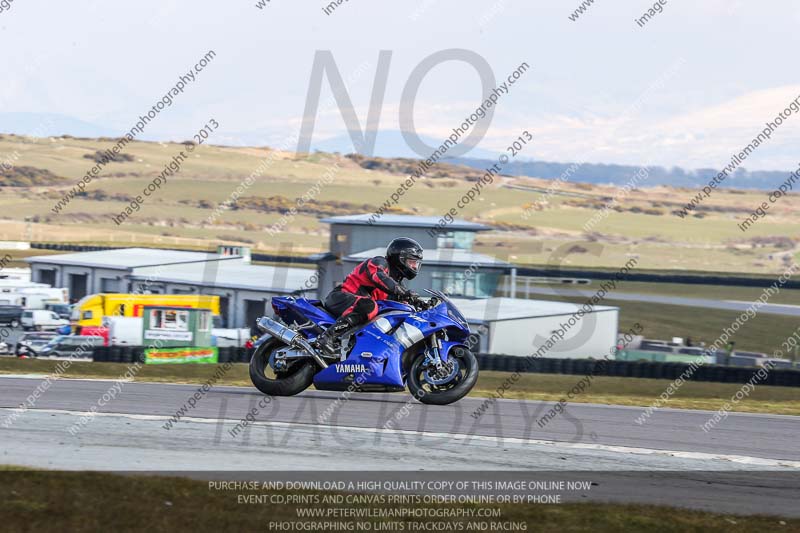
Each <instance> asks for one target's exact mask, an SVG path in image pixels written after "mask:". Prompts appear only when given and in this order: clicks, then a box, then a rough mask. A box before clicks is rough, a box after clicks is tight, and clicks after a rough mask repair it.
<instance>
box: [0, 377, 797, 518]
mask: <svg viewBox="0 0 800 533" xmlns="http://www.w3.org/2000/svg"><path fill="white" fill-rule="evenodd" d="M43 377H44V376H26V377H23V376H5V377H0V449H2V457H1V458H0V464H10V465H23V466H29V467H37V468H49V469H67V470H108V471H140V472H165V471H169V472H175V471H181V472H194V474H192V475H198V471H203V472H206V474H207V476H208V477H216V478H218V477H220V475H223V477H224V474H221V473H224V472H238V473H242V472H245V473H253V472H262V473H263V472H266V471H281V472H285V471H290V470H291V471H311V472H316V473H320V472H321V471H329V472H327V473H328V474H334V473H335V472H334V471H336V472H360V473H362V475H367V476H368V472H369V471H402V472H407V473H414V472H416V473H421V472H424V471H439V472H441V471H447V472H457V471H475V470H481V471H486V472H492V473H495V474H496V473H497V472H517V473H520V472H524V473H527V474H528V475H530V474H531V473H536V472H541V473H550V475H552V474H553V473H557V472H563V473H565V474H566V473H575V472H582V473H585V474H586V475H584V478H585V477H587V476H588V477H592V476H595V477H596V479H597V480H602V481H598V483H599V489H596V490H595V491H594V492H592V493H591V494H588V495H586V494H585V495H582V497H583V498H586V497H588V498H590V499H600V500H609V501H635V502H641V503H661V504H670V505H681V506H690V507H698V508H708V509H716V510H720V509H721V508H722V509H724V510H727V511H729V512H739V513H764V514H780V515H785V516H800V506H797V505H796V502H797V501H800V485H799V484H798V480H800V475H798V474H800V447H799V446H797V438H798V435H800V417H792V416H781V415H763V414H734V413H731V414H729V415H728V417H727V418H726V419H724V420H722V421H721V422H719V424H718V425H717V426H716V427H715V428H714V429H712V430H711V431H708V432H705V431H703V429H702V428H701V426H702V425H703V424H704V423H705V422H706V421H707V420H709V418H710V417H711V416H712V413H711V412H709V411H689V410H677V409H666V408H663V409H660V410H658V411H656V412H654V413H653V414H652V416H651V417H650V418H649V420H648V421H647V422H646V423H644V424H637V423H636V419H637V417H639V415H640V414H641V413H642V409H641V408H638V407H624V406H606V405H593V404H570V405H568V406H567V408H566V410H565V412H564V413H562V414H560V415H558V416H556V417H555V418H552V419H550V420H549V421H546V422H544V423H542V422H540V421H541V420H542V417H543V416H544V415H545V413H547V412H548V411H549V410H550V408H551V407H552V406H553V404H551V403H548V402H535V401H517V400H499V401H497V402H496V403H495V404H494V405H491V406H490V407H489V409H488V410H486V412H485V414H483V415H482V416H478V417H477V418H476V417H475V416H473V414H474V413H476V409H477V408H478V407H479V406H480V405H481V403H482V401H483V400H481V399H476V398H467V399H464V400H462V401H460V402H458V403H456V404H454V405H451V406H426V405H422V404H420V403H418V402H416V401H415V400H413V398H411V396H410V395H408V394H353V395H352V396H351V397H350V398H349V400H347V401H342V400H341V399H342V394H341V393H336V392H320V391H313V390H312V391H308V392H306V393H303V394H301V395H299V396H296V397H291V398H286V397H283V398H268V397H266V396H264V395H262V394H261V393H259V392H258V391H257V390H255V389H251V388H245V387H214V388H212V389H210V390H209V391H208V392H207V393H206V394H204V395H202V396H201V397H200V399H199V400H197V401H195V402H194V406H193V407H189V405H188V402H189V399H190V398H191V397H192V395H193V394H194V393H195V392H196V391H198V386H197V385H173V384H156V383H135V382H127V383H117V382H114V381H100V380H72V379H61V380H57V381H53V382H52V384H51V386H50V387H49V389H48V390H47V391H45V392H44V393H43V394H42V395H41V396H40V397H39V399H38V401H36V402H35V406H34V407H33V408H30V409H25V410H22V409H19V408H18V406H19V405H20V404H22V403H24V402H25V400H26V398H27V397H28V396H29V395H30V394H31V393H32V391H33V390H34V389H36V387H37V386H38V385H39V384H40V383H41V380H42V378H43ZM112 396H113V398H112ZM104 397H105V398H109V399H110V401H106V402H104V401H102V399H103V398H104ZM337 400H339V401H338V402H337ZM101 404H102V405H101ZM332 406H335V409H331V407H332ZM93 408H96V411H97V414H96V415H94V416H87V413H89V412H90V411H91V410H92V409H93ZM181 408H184V409H185V410H184V413H183V414H182V415H181V419H180V420H179V421H175V419H174V417H175V415H176V412H177V411H179V410H180V409H181ZM248 413H250V416H249V418H250V419H251V420H252V421H253V422H248V423H247V424H246V425H245V424H243V419H245V417H246V416H247V415H248ZM659 472H661V473H662V474H661V475H659ZM364 473H367V474H364ZM200 475H201V477H202V473H201V474H200ZM634 487H636V488H635V490H633V488H634ZM600 489H604V490H600Z"/></svg>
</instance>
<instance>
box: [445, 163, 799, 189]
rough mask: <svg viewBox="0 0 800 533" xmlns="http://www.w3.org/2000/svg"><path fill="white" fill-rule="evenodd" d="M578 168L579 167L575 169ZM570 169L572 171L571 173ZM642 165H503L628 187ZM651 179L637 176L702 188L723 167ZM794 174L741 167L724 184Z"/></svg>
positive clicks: (663, 171)
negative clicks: (749, 169)
mask: <svg viewBox="0 0 800 533" xmlns="http://www.w3.org/2000/svg"><path fill="white" fill-rule="evenodd" d="M447 162H448V163H455V164H459V165H465V166H468V167H472V168H476V169H481V170H482V169H486V168H488V167H489V166H491V165H492V164H494V163H495V162H496V159H494V158H492V159H488V160H487V159H474V158H467V157H456V158H452V159H448V160H447ZM575 167H577V168H575ZM570 168H572V171H571V172H570ZM640 169H641V167H636V166H632V165H604V164H600V163H583V164H575V163H551V162H546V161H512V162H509V163H507V164H506V165H505V166H504V167H503V174H507V175H510V176H531V177H534V178H543V179H551V180H556V179H559V178H560V177H561V176H568V178H565V179H568V181H572V182H583V183H595V184H611V185H617V186H624V185H625V184H626V183H628V182H630V181H631V179H632V178H633V176H634V175H635V174H636V173H638V172H640ZM648 172H649V174H648V177H647V179H641V178H640V179H637V180H636V181H637V182H638V184H639V186H640V187H648V186H653V185H670V186H673V187H692V188H697V187H702V186H704V185H706V184H707V183H708V181H709V180H710V179H711V178H712V177H714V176H716V175H717V174H718V173H719V172H720V170H719V169H713V168H700V169H695V170H684V169H682V168H678V167H673V168H664V167H656V166H651V167H649V168H648ZM790 173H791V171H790V170H787V171H785V172H780V171H772V170H757V171H752V172H750V171H748V170H746V169H744V168H740V169H738V170H737V171H736V172H735V173H734V174H733V175H732V176H731V177H730V178H728V179H727V180H725V181H724V182H723V183H722V185H721V187H727V188H736V189H773V188H775V187H777V186H778V185H780V184H781V183H783V182H784V181H786V179H787V178H788V177H789V174H790Z"/></svg>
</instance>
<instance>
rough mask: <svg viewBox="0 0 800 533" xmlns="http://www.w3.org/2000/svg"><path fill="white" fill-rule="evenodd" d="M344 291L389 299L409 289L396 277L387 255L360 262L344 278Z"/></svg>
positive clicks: (377, 298)
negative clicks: (392, 272) (390, 268)
mask: <svg viewBox="0 0 800 533" xmlns="http://www.w3.org/2000/svg"><path fill="white" fill-rule="evenodd" d="M341 287H342V290H343V291H344V292H349V293H352V294H357V295H358V296H367V297H368V298H372V299H373V300H387V299H389V297H390V296H394V297H397V296H401V295H403V294H404V293H405V292H407V289H406V288H405V287H403V285H401V284H400V281H398V280H396V279H394V278H393V277H392V275H391V272H390V271H389V262H388V261H386V258H385V257H381V256H377V257H373V258H372V259H367V260H366V261H364V262H362V263H361V264H359V265H358V266H357V267H356V268H354V269H353V271H352V272H351V273H350V274H348V275H347V277H346V278H345V279H344V283H342V285H341Z"/></svg>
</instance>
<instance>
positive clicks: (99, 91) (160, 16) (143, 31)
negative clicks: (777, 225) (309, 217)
mask: <svg viewBox="0 0 800 533" xmlns="http://www.w3.org/2000/svg"><path fill="white" fill-rule="evenodd" d="M256 1H257V0H249V1H245V0H237V1H235V2H212V1H210V0H191V1H190V0H185V1H178V0H159V1H157V0H138V1H136V2H119V1H116V2H110V1H100V0H87V1H70V2H52V1H45V0H14V2H13V3H12V4H11V8H10V9H6V10H5V11H3V12H0V46H2V49H3V52H4V53H3V54H2V55H0V71H2V73H3V75H2V78H1V79H2V85H0V112H18V111H24V112H34V113H59V114H63V115H66V116H69V117H74V118H77V119H81V120H84V121H87V122H90V123H93V124H97V125H100V126H103V127H106V128H109V129H111V130H112V131H118V132H120V133H122V132H124V131H127V130H129V129H130V127H131V126H132V125H133V124H134V122H135V121H136V119H137V117H138V116H139V115H140V114H142V113H144V112H146V111H147V110H148V109H149V108H150V106H152V105H153V103H155V101H156V100H157V99H158V98H160V97H161V95H163V94H164V93H165V92H166V91H167V90H168V89H169V88H170V87H171V86H173V85H174V83H175V82H176V80H177V78H178V76H180V75H181V74H183V73H185V72H187V71H188V70H189V69H190V68H191V67H192V65H193V64H194V63H195V62H196V61H197V60H198V59H199V58H200V57H202V56H203V55H204V54H205V53H206V52H207V51H208V50H214V51H215V52H216V54H217V57H216V58H215V59H214V61H213V62H212V63H211V64H210V65H209V66H208V67H207V68H206V69H205V70H204V71H203V72H202V73H201V74H200V75H199V76H198V78H197V80H196V82H195V83H193V84H191V85H190V86H188V87H187V89H186V91H185V92H184V94H183V95H181V96H180V97H178V98H177V99H176V100H175V103H174V104H173V105H172V107H170V108H169V109H167V110H166V111H164V112H162V113H161V114H160V115H159V116H158V118H157V119H156V120H155V121H154V122H153V123H152V124H151V125H150V126H148V130H147V136H146V137H148V138H158V139H186V138H190V137H191V135H192V134H193V133H194V132H196V130H197V129H199V128H200V127H201V126H202V125H203V124H205V123H206V121H207V120H208V119H209V118H211V117H213V118H215V119H216V120H217V121H218V122H219V123H220V124H221V129H220V132H219V137H218V140H225V141H228V142H234V141H235V140H236V139H237V138H244V137H246V138H257V139H258V140H259V141H260V142H259V144H273V145H274V144H277V143H279V142H280V141H282V140H283V139H285V138H286V137H287V136H289V135H292V134H295V133H296V132H297V127H298V124H299V121H300V117H301V116H302V113H303V107H304V102H305V99H306V94H307V92H308V88H309V77H310V73H311V66H312V64H313V60H314V54H315V51H317V50H331V52H332V53H333V55H334V57H335V59H336V63H337V65H338V66H339V69H340V71H341V73H342V75H343V77H344V78H345V79H347V78H349V77H352V74H353V73H358V72H362V74H361V75H356V76H355V79H354V80H353V81H352V82H351V83H350V84H349V85H350V87H349V91H350V95H351V97H352V99H353V104H354V107H355V110H356V113H357V115H358V117H359V120H360V122H361V125H362V127H363V126H364V124H365V122H366V111H367V107H368V105H369V101H370V95H371V92H372V86H373V81H374V77H375V70H376V68H377V65H378V53H379V51H380V50H391V51H392V52H393V53H392V59H391V64H390V68H389V77H388V84H387V88H386V94H385V97H384V103H383V108H382V113H381V118H380V129H383V130H397V129H399V128H400V127H399V124H398V112H399V108H400V100H401V94H402V91H403V88H404V86H405V84H406V81H407V79H408V76H409V74H410V73H411V71H412V70H413V69H414V67H415V66H416V65H418V64H419V63H420V62H421V61H422V60H423V59H424V58H425V57H427V56H429V55H430V54H432V53H435V52H437V51H440V50H444V49H448V48H464V49H468V50H472V51H475V52H477V53H478V54H480V56H482V57H483V58H485V59H486V61H487V62H488V63H489V65H491V67H492V70H493V72H494V75H495V76H496V78H497V79H498V81H500V80H501V79H502V78H504V77H505V76H507V75H508V73H510V72H511V71H512V70H513V69H515V68H516V67H517V65H519V64H520V63H521V62H523V61H524V62H527V63H528V64H529V65H530V66H531V70H529V71H528V72H527V73H526V74H525V75H524V76H523V78H522V79H521V80H520V81H519V82H518V83H517V84H516V85H515V86H514V87H513V88H512V90H511V92H510V94H509V95H507V96H505V97H503V99H502V100H501V101H500V103H499V104H498V106H497V108H496V113H495V115H494V117H493V119H492V122H491V125H490V127H489V130H488V132H487V135H486V137H485V138H484V139H483V141H482V142H481V144H480V147H481V148H483V149H487V150H495V151H501V150H503V149H504V148H505V146H507V144H508V143H509V142H511V141H512V140H513V139H515V138H516V137H517V136H518V135H519V134H520V132H521V131H522V130H526V129H527V130H529V131H531V133H533V134H534V135H535V137H536V141H535V145H534V146H533V147H532V148H531V149H530V151H529V152H526V153H525V155H526V156H530V157H534V158H536V159H543V160H549V161H591V162H604V163H627V164H658V165H664V166H673V165H677V166H683V167H687V168H696V167H712V168H717V167H720V166H723V165H724V164H725V163H727V162H728V161H729V159H730V156H731V154H733V153H737V152H738V151H739V150H740V149H741V147H742V146H744V145H746V144H747V142H748V141H749V140H750V139H752V138H753V137H754V136H755V135H757V134H758V132H759V131H761V129H762V128H763V127H764V123H765V122H766V121H767V120H772V118H773V117H774V116H775V115H777V113H779V112H780V111H781V110H783V109H784V108H785V107H786V106H787V105H788V104H789V102H791V101H792V100H794V99H795V98H797V97H798V96H800V79H798V73H797V65H796V64H797V53H798V50H800V37H798V35H800V32H798V28H800V3H798V2H792V1H790V0H773V1H770V0H762V1H759V2H746V1H743V0H703V1H701V2H689V1H687V0H669V1H668V2H667V5H666V6H665V7H664V9H663V12H662V13H661V14H659V15H657V16H656V17H654V18H653V19H652V20H650V21H649V22H648V23H647V24H646V25H645V26H644V27H639V26H638V25H637V24H636V23H635V22H634V19H635V18H636V17H640V16H641V15H642V13H644V12H645V11H646V10H647V8H648V7H649V6H652V5H653V3H652V2H649V1H639V0H637V1H627V2H619V1H611V0H596V1H595V3H594V5H592V6H591V7H590V8H589V9H588V10H587V11H586V12H585V13H583V14H582V15H581V16H580V18H579V19H578V20H577V21H574V22H573V21H571V20H570V19H569V18H568V15H569V14H570V13H572V11H573V10H574V9H575V8H576V7H577V5H578V4H579V3H580V2H579V1H578V0H571V1H565V0H563V1H561V0H560V1H556V0H548V1H530V0H526V1H523V0H519V1H513V2H512V1H511V0H495V1H492V0H484V1H477V0H410V1H404V2H387V1H375V0H349V1H347V2H344V3H343V4H342V5H340V6H338V8H337V9H336V10H335V11H334V12H333V13H331V14H330V15H326V14H325V13H324V12H323V11H322V7H323V6H324V5H325V3H324V2H322V1H315V0H303V1H298V0H271V1H270V2H269V3H268V5H267V6H266V7H265V8H264V9H257V8H256V7H255V3H256ZM359 67H361V70H359ZM330 94H331V93H330V88H329V86H328V84H327V81H325V82H324V83H323V91H322V100H323V102H324V101H325V100H326V99H327V98H329V96H330ZM480 100H481V88H480V84H479V79H478V76H477V74H476V72H475V69H474V68H472V67H471V66H469V65H467V64H465V63H459V62H450V63H445V64H442V65H440V66H438V67H436V68H434V69H433V70H432V71H431V73H430V74H429V75H428V76H427V77H426V78H425V79H424V81H423V83H422V85H421V88H420V91H419V93H418V95H417V99H416V102H415V116H414V120H415V123H416V125H417V130H418V131H419V132H420V133H421V134H425V135H427V136H430V137H433V138H436V139H442V138H444V137H445V136H446V135H448V134H449V131H450V130H451V128H453V127H454V126H456V125H457V124H459V123H460V122H461V121H462V120H463V118H464V116H465V115H467V114H469V113H470V112H471V111H472V110H473V109H474V108H475V106H476V105H477V104H478V103H479V102H480ZM322 107H325V106H324V103H323V105H322ZM344 133H345V128H344V123H343V121H342V119H341V115H340V114H339V110H338V108H336V107H335V106H334V107H333V108H330V107H329V108H328V110H327V111H325V112H323V113H322V114H321V116H320V117H319V119H318V120H317V126H316V130H315V137H314V138H315V140H316V139H323V138H326V137H335V136H339V135H342V134H344ZM798 139H800V117H796V116H795V117H792V118H791V119H789V120H787V121H786V122H785V123H784V124H783V125H782V126H781V127H780V128H779V130H778V131H777V132H776V133H775V134H774V135H773V137H772V140H771V141H769V143H767V144H766V145H764V146H762V147H761V148H759V149H758V150H757V151H756V152H755V153H754V154H753V155H752V156H751V157H750V158H749V159H748V160H747V162H746V163H745V165H744V166H745V167H746V168H748V169H751V170H753V169H772V170H784V169H791V168H795V167H796V166H797V164H798V160H800V150H798V142H797V141H798Z"/></svg>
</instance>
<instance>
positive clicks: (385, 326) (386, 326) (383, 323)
mask: <svg viewBox="0 0 800 533" xmlns="http://www.w3.org/2000/svg"><path fill="white" fill-rule="evenodd" d="M375 326H376V327H377V328H378V329H379V330H381V331H382V332H384V333H386V332H388V331H389V330H390V329H392V324H391V323H390V322H389V321H388V320H386V319H385V318H383V317H381V318H379V319H378V320H376V321H375Z"/></svg>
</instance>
